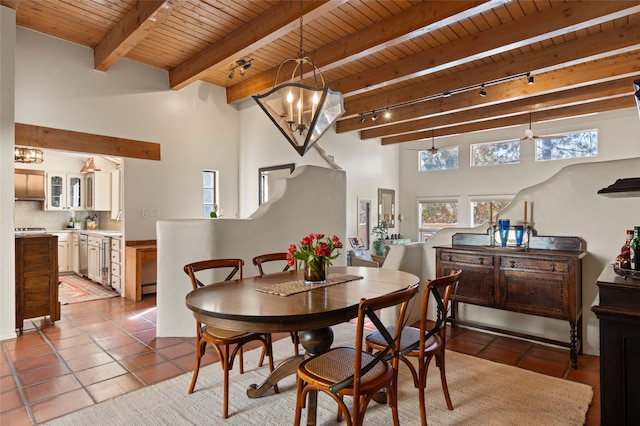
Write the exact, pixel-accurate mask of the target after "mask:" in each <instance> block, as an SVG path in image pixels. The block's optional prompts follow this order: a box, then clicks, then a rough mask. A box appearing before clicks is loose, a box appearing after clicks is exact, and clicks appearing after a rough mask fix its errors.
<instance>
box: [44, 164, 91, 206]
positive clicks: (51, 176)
mask: <svg viewBox="0 0 640 426" xmlns="http://www.w3.org/2000/svg"><path fill="white" fill-rule="evenodd" d="M84 184H85V181H84V176H83V175H82V174H80V173H58V172H47V191H46V194H45V196H46V202H45V209H46V210H82V208H83V191H84Z"/></svg>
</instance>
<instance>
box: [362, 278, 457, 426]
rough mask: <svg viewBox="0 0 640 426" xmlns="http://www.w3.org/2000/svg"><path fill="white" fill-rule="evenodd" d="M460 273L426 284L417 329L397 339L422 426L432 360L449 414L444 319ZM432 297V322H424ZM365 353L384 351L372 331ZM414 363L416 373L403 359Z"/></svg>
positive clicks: (390, 329) (378, 335) (382, 341)
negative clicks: (413, 360)
mask: <svg viewBox="0 0 640 426" xmlns="http://www.w3.org/2000/svg"><path fill="white" fill-rule="evenodd" d="M461 275H462V271H461V270H457V271H453V272H452V273H451V274H450V275H446V276H444V277H440V278H436V279H434V280H431V281H427V291H425V292H424V293H423V295H422V307H421V314H420V327H419V328H416V327H404V329H403V330H402V333H401V336H402V337H401V339H400V354H401V355H400V360H401V361H402V362H404V363H405V364H406V365H407V367H408V368H409V370H410V371H411V375H412V376H413V384H414V386H415V387H416V388H418V392H419V398H420V420H421V423H422V425H423V426H425V425H426V424H427V414H426V409H425V395H424V393H425V388H426V385H427V369H428V368H429V363H430V362H431V359H432V358H434V357H435V358H436V366H438V368H439V369H440V381H441V383H442V391H443V392H444V398H445V400H446V402H447V408H448V409H449V410H453V404H452V403H451V397H450V396H449V387H448V386H447V376H446V370H445V353H446V352H445V349H446V343H447V336H446V334H447V333H446V327H445V325H446V319H447V314H448V311H449V304H450V303H449V302H450V299H451V292H452V289H455V288H456V286H457V285H458V283H459V282H460V276H461ZM430 294H431V295H433V298H434V300H435V301H436V304H437V313H436V320H435V321H430V320H428V319H427V312H428V307H429V295H430ZM394 331H395V330H394V328H393V327H388V332H389V333H393V332H394ZM366 347H367V352H370V353H374V351H375V352H378V351H381V350H383V349H384V348H385V339H384V335H383V333H381V332H380V331H375V332H373V333H371V334H369V335H368V336H367V338H366ZM407 357H411V358H417V359H418V371H417V373H416V369H415V367H414V366H413V365H412V364H411V361H410V360H409V359H408V358H407Z"/></svg>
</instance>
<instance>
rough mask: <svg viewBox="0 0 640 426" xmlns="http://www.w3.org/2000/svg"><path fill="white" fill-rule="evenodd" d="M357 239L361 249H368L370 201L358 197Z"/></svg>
mask: <svg viewBox="0 0 640 426" xmlns="http://www.w3.org/2000/svg"><path fill="white" fill-rule="evenodd" d="M357 211H358V214H357V217H358V223H357V228H356V229H357V231H358V238H359V239H360V241H361V242H362V246H363V248H366V249H368V248H369V235H370V234H371V199H370V198H364V197H358V210H357Z"/></svg>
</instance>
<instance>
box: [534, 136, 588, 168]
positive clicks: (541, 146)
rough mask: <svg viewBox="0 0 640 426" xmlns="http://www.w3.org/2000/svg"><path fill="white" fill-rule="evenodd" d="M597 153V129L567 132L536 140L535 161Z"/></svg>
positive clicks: (580, 156) (586, 155) (579, 156)
mask: <svg viewBox="0 0 640 426" xmlns="http://www.w3.org/2000/svg"><path fill="white" fill-rule="evenodd" d="M596 155H598V131H597V130H587V131H584V132H575V133H568V134H566V135H558V136H549V137H545V138H541V139H537V140H536V161H548V160H564V159H569V158H582V157H595V156H596Z"/></svg>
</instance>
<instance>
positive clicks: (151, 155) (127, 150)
mask: <svg viewBox="0 0 640 426" xmlns="http://www.w3.org/2000/svg"><path fill="white" fill-rule="evenodd" d="M15 132H16V135H15V139H16V145H20V146H33V147H37V148H45V149H57V150H63V151H75V152H85V153H87V154H102V155H113V156H115V157H127V158H140V159H143V160H156V161H160V144H159V143H154V142H144V141H137V140H133V139H124V138H116V137H113V136H102V135H95V134H92V133H82V132H74V131H71V130H62V129H53V128H51V127H42V126H34V125H32V124H22V123H16V124H15Z"/></svg>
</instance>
